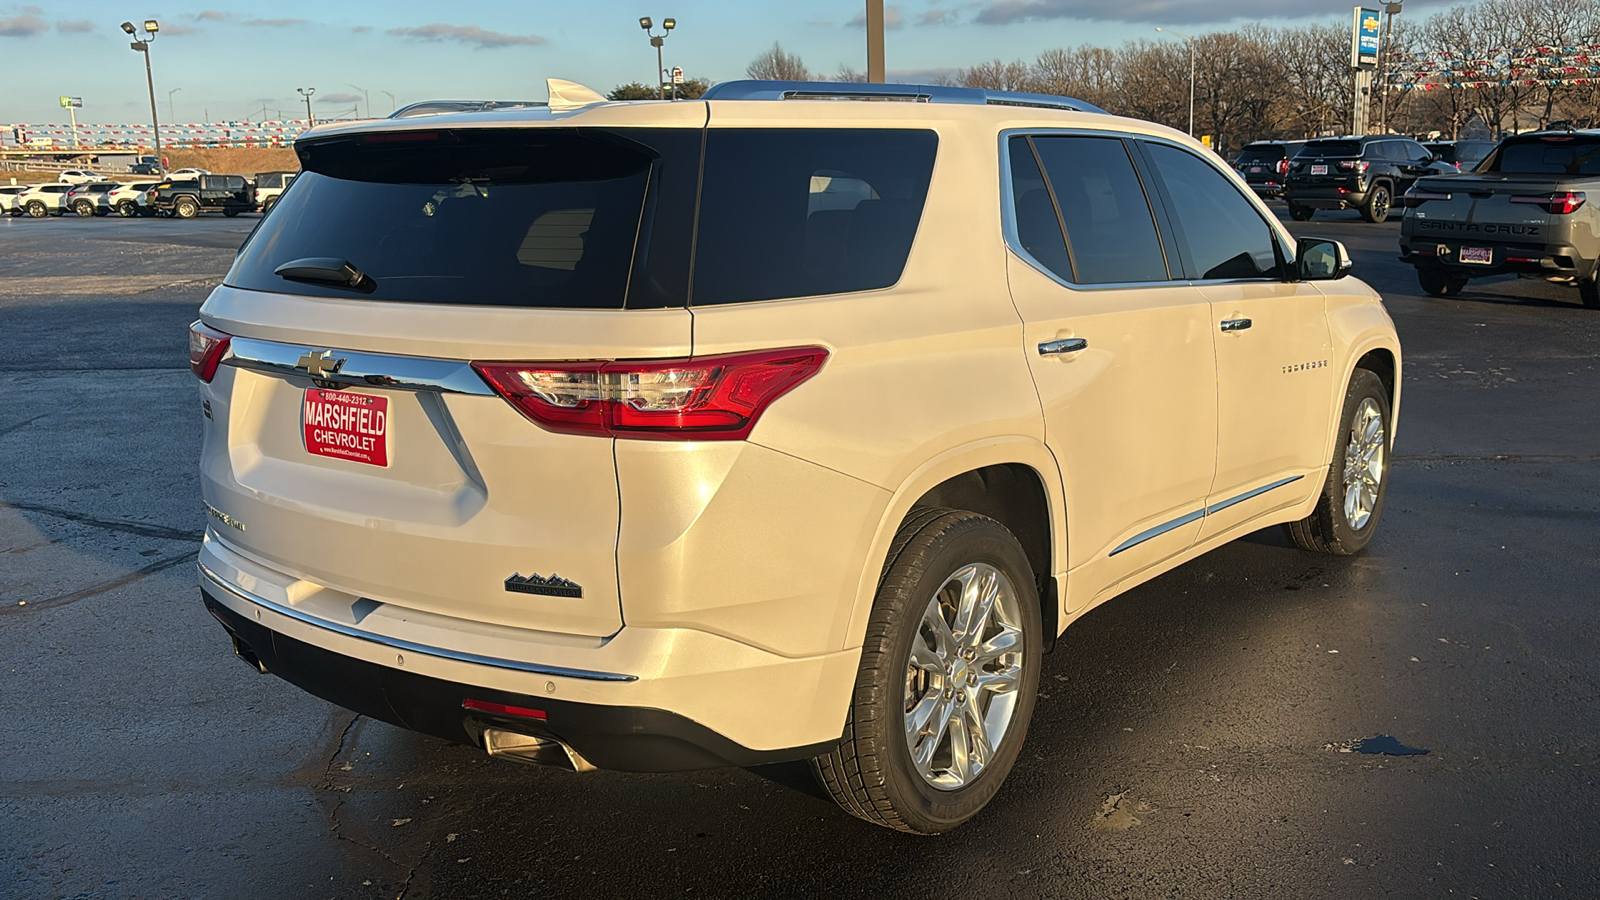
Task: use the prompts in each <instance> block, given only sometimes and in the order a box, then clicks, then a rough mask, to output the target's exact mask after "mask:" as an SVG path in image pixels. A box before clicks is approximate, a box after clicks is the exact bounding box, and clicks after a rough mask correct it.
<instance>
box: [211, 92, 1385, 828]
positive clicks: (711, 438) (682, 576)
mask: <svg viewBox="0 0 1600 900" xmlns="http://www.w3.org/2000/svg"><path fill="white" fill-rule="evenodd" d="M559 93H560V95H561V97H563V98H570V97H573V96H574V95H575V94H577V93H578V92H576V91H573V90H570V89H568V88H563V89H562V90H561V91H560V92H559ZM855 99H873V100H878V101H883V102H850V101H851V100H855ZM593 100H594V101H596V102H592V103H585V101H584V100H582V99H578V100H558V102H555V103H553V104H552V106H551V107H550V108H536V109H526V108H525V109H515V110H502V111H488V112H466V113H455V114H444V115H438V116H432V117H428V118H422V119H409V120H380V121H377V122H371V123H359V124H350V125H335V126H325V127H322V128H318V129H315V130H313V131H311V132H308V133H307V134H306V135H305V136H304V137H302V138H301V139H300V140H299V141H297V142H296V151H297V152H298V154H299V156H300V160H301V162H302V164H303V172H302V174H301V175H300V176H299V179H298V180H299V181H300V182H303V183H302V184H300V185H298V186H297V188H296V189H295V190H292V191H289V192H287V193H285V194H284V195H283V197H282V199H281V200H280V201H279V203H278V205H277V207H276V208H275V210H274V211H273V213H272V214H271V215H270V216H267V217H265V218H264V219H262V222H261V224H260V225H259V226H258V228H257V229H256V231H255V232H254V234H253V235H252V236H251V237H250V238H249V240H248V241H247V242H246V244H245V245H244V246H243V248H241V250H240V253H239V255H238V257H237V260H236V262H235V264H234V266H233V268H232V270H231V271H230V272H229V273H228V275H227V277H226V279H225V281H224V283H223V285H222V286H220V287H218V288H217V289H216V290H215V291H214V292H213V293H212V294H211V296H210V298H209V299H207V300H206V302H205V304H204V306H203V307H202V308H201V311H200V320H199V321H197V322H195V323H194V325H193V327H192V329H191V334H190V362H191V365H192V367H193V369H194V372H195V373H196V375H197V376H198V377H199V380H200V389H199V390H200V398H199V399H200V401H201V403H200V407H201V412H202V414H203V415H204V445H203V450H202V456H201V460H200V469H201V475H202V479H201V483H202V492H203V495H204V501H205V511H206V513H207V515H208V517H209V521H208V528H207V531H206V535H205V539H204V543H203V546H202V548H201V551H200V573H201V580H202V589H203V595H204V597H203V599H204V602H205V605H206V607H207V609H209V610H210V611H211V612H212V613H213V614H214V615H215V616H216V617H217V618H218V619H219V620H220V621H221V622H222V624H223V626H224V627H225V628H226V629H227V630H228V632H229V633H230V635H231V636H232V639H233V645H234V648H235V650H236V652H238V654H239V655H240V656H241V657H243V658H244V659H245V660H246V661H247V662H249V663H252V664H253V665H255V666H256V667H257V668H259V669H260V670H261V671H266V672H272V673H275V674H277V675H280V676H281V677H283V678H284V679H286V680H288V681H290V682H292V683H294V684H296V685H299V686H300V687H302V688H304V689H306V690H308V691H311V692H313V693H315V694H318V695H320V696H322V697H324V698H327V699H329V700H331V701H333V702H334V703H337V704H340V705H342V706H345V707H347V708H349V709H352V710H356V711H358V712H361V713H363V714H366V715H370V716H373V717H376V718H379V719H382V720H384V721H387V722H391V723H393V724H396V725H399V726H402V727H406V728H411V729H415V730H418V731H422V732H426V733H429V734H433V735H437V736H440V737H444V738H447V739H450V740H453V741H459V742H462V743H467V744H475V745H477V746H479V747H483V748H485V749H486V750H487V751H488V752H489V753H491V754H495V755H504V756H508V757H512V758H517V759H523V760H533V761H542V762H552V763H556V764H559V765H563V766H566V767H568V768H572V769H575V770H580V771H581V770H585V769H589V768H592V767H600V768H611V769H622V770H633V771H668V770H679V769H691V768H699V767H707V766H720V765H753V764H757V763H762V762H775V761H781V760H794V759H809V760H811V762H812V764H813V767H814V770H815V772H816V773H817V775H818V778H819V780H820V782H821V783H822V785H823V786H824V787H825V788H826V789H827V791H828V792H829V793H830V794H831V795H832V796H833V797H834V798H835V799H836V800H837V801H838V802H839V804H840V805H841V806H843V807H844V808H845V809H846V810H848V811H849V812H851V813H853V814H854V815H856V816H859V817H861V818H863V819H867V820H869V821H872V822H876V823H879V824H883V825H888V826H891V827H895V828H899V829H902V830H906V831H911V832H918V833H935V832H940V831H944V830H947V829H949V828H952V827H955V826H956V825H958V824H960V823H961V822H963V821H965V820H967V819H969V818H971V817H972V816H973V815H975V814H977V813H978V811H979V810H980V809H981V808H982V807H983V806H984V804H985V803H987V802H988V800H989V799H990V798H991V797H992V796H993V795H994V793H995V791H996V790H998V789H999V786H1000V783H1001V781H1002V780H1003V779H1004V778H1005V776H1006V774H1007V772H1008V771H1009V770H1010V769H1011V768H1012V766H1013V765H1014V764H1016V763H1017V760H1018V753H1019V750H1020V748H1021V745H1022V742H1023V737H1024V735H1025V733H1026V731H1027V727H1028V720H1029V717H1030V716H1031V714H1032V711H1033V706H1034V702H1035V698H1036V696H1037V688H1038V680H1039V671H1040V664H1041V656H1042V655H1043V653H1044V652H1045V651H1046V648H1048V647H1049V646H1051V645H1052V644H1053V642H1054V639H1055V638H1056V636H1057V635H1058V634H1059V633H1060V632H1061V631H1062V629H1064V628H1065V627H1067V626H1068V625H1069V624H1070V623H1072V622H1073V621H1074V620H1076V619H1078V618H1079V617H1081V616H1082V615H1084V614H1085V613H1086V612H1088V611H1089V610H1090V609H1092V608H1093V607H1094V606H1095V605H1096V604H1099V603H1101V602H1104V601H1105V600H1108V599H1110V598H1111V597H1113V596H1115V595H1117V594H1119V593H1122V592H1124V591H1126V590H1128V589H1129V588H1131V587H1133V586H1135V585H1137V584H1139V583H1141V582H1143V581H1146V580H1148V579H1150V578H1153V577H1155V576H1156V575H1159V574H1160V573H1162V572H1165V571H1168V570H1170V569H1172V568H1173V567H1175V566H1177V565H1179V564H1181V563H1183V562H1185V561H1187V560H1190V559H1193V558H1194V557H1196V556H1198V555H1200V554H1201V553H1204V552H1206V551H1207V550H1210V549H1213V548H1215V547H1217V546H1219V545H1221V544H1224V543H1226V542H1228V541H1231V540H1233V539H1235V538H1237V537H1240V536H1242V535H1245V534H1248V533H1250V532H1252V531H1254V530H1256V529H1259V528H1261V527H1263V526H1266V525H1272V524H1277V523H1285V524H1287V525H1288V526H1289V533H1290V534H1291V535H1292V537H1293V539H1294V541H1295V542H1296V543H1297V544H1299V545H1300V546H1301V547H1304V548H1307V549H1312V550H1319V551H1324V552H1328V553H1334V554H1349V553H1353V552H1355V551H1357V550H1360V549H1361V548H1362V547H1363V546H1364V545H1365V544H1366V543H1367V542H1368V541H1369V540H1370V539H1371V537H1372V535H1373V533H1374V531H1375V530H1376V527H1377V523H1378V518H1379V515H1380V513H1381V511H1382V507H1383V497H1384V490H1385V485H1386V484H1387V479H1388V467H1387V459H1388V453H1389V447H1390V441H1391V440H1392V438H1393V435H1394V428H1395V423H1396V410H1397V409H1398V406H1399V389H1400V345H1399V342H1398V340H1397V338H1396V336H1395V330H1394V327H1393V324H1392V322H1391V321H1390V318H1389V316H1388V314H1387V313H1386V312H1385V310H1384V308H1383V306H1382V304H1381V302H1380V299H1379V297H1378V295H1377V294H1375V293H1374V292H1373V291H1372V290H1371V289H1370V288H1368V287H1367V286H1366V285H1365V284H1363V283H1361V282H1360V281H1357V280H1356V279H1354V278H1351V277H1348V275H1347V272H1348V269H1349V264H1348V260H1347V257H1346V255H1345V253H1344V249H1343V247H1341V246H1340V245H1338V244H1337V243H1335V242H1332V241H1325V240H1315V239H1300V240H1296V239H1295V238H1294V237H1292V236H1291V235H1290V234H1289V232H1288V231H1287V230H1285V229H1284V228H1283V227H1282V226H1281V225H1280V224H1279V223H1278V221H1277V220H1276V219H1275V218H1274V217H1273V215H1272V214H1271V213H1270V212H1268V211H1267V209H1266V208H1265V207H1264V206H1263V205H1262V203H1261V201H1260V200H1258V199H1257V198H1256V197H1255V196H1254V195H1253V194H1252V193H1251V191H1250V189H1249V188H1248V187H1247V186H1246V185H1245V184H1244V183H1243V182H1241V181H1240V180H1239V178H1238V176H1237V175H1236V174H1235V173H1233V172H1231V171H1230V170H1229V169H1228V168H1227V167H1226V166H1225V165H1224V164H1223V163H1222V162H1221V161H1220V160H1218V159H1217V158H1216V156H1215V155H1214V154H1212V153H1211V152H1209V151H1208V150H1206V149H1205V148H1204V147H1202V146H1201V145H1200V144H1198V143H1196V142H1195V141H1194V140H1192V139H1190V138H1189V137H1186V136H1185V135H1183V134H1180V133H1179V132H1176V131H1173V130H1172V129H1169V128H1165V127H1162V126H1158V125H1154V124H1151V123H1148V122H1142V121H1136V120H1132V119H1123V118H1117V117H1114V116H1111V115H1108V114H1106V113H1103V112H1100V111H1098V110H1095V109H1094V108H1093V107H1089V106H1087V105H1085V104H1080V103H1077V102H1076V101H1071V100H1067V99H1064V98H1058V97H1043V96H1037V95H1027V94H1002V93H996V92H987V91H982V90H976V89H966V88H942V87H917V86H904V85H860V84H852V85H839V84H807V83H783V82H732V83H726V84H722V85H719V86H717V87H715V88H713V89H712V90H711V91H709V92H708V93H707V94H706V95H705V96H704V98H702V99H701V100H698V101H689V102H675V103H654V102H645V103H606V102H599V101H600V98H599V97H598V96H597V95H596V96H594V97H593ZM918 100H922V101H929V102H915V101H918ZM1310 564H1311V563H1310V562H1309V561H1308V565H1310ZM1022 765H1023V766H1027V765H1029V763H1027V762H1026V761H1024V762H1023V763H1022Z"/></svg>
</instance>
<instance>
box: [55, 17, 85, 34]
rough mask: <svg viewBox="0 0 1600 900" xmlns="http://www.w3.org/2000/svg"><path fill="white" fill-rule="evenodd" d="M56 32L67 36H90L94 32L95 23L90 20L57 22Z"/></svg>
mask: <svg viewBox="0 0 1600 900" xmlns="http://www.w3.org/2000/svg"><path fill="white" fill-rule="evenodd" d="M56 30H57V31H62V32H66V33H67V34H88V33H89V32H91V31H93V30H94V23H93V22H91V21H89V20H88V19H80V20H78V21H76V22H57V23H56Z"/></svg>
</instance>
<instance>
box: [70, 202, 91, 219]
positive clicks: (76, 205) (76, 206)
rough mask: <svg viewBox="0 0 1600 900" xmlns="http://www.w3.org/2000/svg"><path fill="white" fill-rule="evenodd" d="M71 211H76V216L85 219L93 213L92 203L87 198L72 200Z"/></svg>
mask: <svg viewBox="0 0 1600 900" xmlns="http://www.w3.org/2000/svg"><path fill="white" fill-rule="evenodd" d="M72 211H73V212H74V213H77V215H78V218H80V219H87V218H90V217H91V216H93V215H94V204H93V203H91V202H89V201H88V200H74V201H73V202H72Z"/></svg>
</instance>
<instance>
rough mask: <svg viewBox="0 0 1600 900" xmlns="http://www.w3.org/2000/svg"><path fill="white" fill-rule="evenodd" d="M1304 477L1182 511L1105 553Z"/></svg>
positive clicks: (1299, 476)
mask: <svg viewBox="0 0 1600 900" xmlns="http://www.w3.org/2000/svg"><path fill="white" fill-rule="evenodd" d="M1304 477H1305V476H1304V475H1295V476H1292V477H1289V478H1280V479H1278V480H1277V481H1274V482H1273V483H1271V484H1264V485H1262V486H1261V487H1258V488H1255V489H1253V490H1248V491H1245V492H1244V493H1242V494H1239V495H1238V496H1235V497H1229V498H1228V499H1226V500H1222V501H1219V502H1217V503H1213V504H1211V505H1210V506H1205V507H1202V508H1200V509H1197V510H1195V511H1194V512H1188V513H1184V514H1183V515H1181V516H1179V517H1177V518H1176V519H1173V520H1171V521H1169V522H1162V523H1161V524H1160V525H1157V526H1156V527H1154V528H1147V529H1145V530H1144V531H1141V532H1139V533H1138V534H1136V535H1134V536H1133V537H1131V538H1128V539H1127V540H1125V541H1123V542H1122V543H1120V544H1118V545H1117V549H1115V550H1113V551H1111V552H1110V553H1109V554H1107V555H1108V556H1116V555H1117V554H1118V553H1121V552H1122V551H1124V550H1131V549H1133V548H1134V547H1137V546H1139V545H1140V544H1142V543H1144V542H1145V541H1148V540H1150V539H1151V538H1158V537H1160V536H1162V535H1163V534H1166V533H1167V532H1169V531H1171V530H1173V529H1174V528H1182V527H1183V526H1185V525H1187V524H1189V523H1190V522H1193V521H1195V520H1196V519H1204V518H1205V517H1207V516H1214V515H1216V514H1217V513H1219V512H1222V511H1223V510H1225V509H1227V508H1228V507H1230V506H1234V505H1235V504H1239V503H1243V502H1244V501H1246V500H1249V499H1250V498H1252V497H1259V496H1261V495H1262V494H1265V493H1266V492H1267V491H1272V490H1277V489H1278V488H1281V487H1283V486H1284V485H1286V484H1294V483H1295V482H1296V481H1299V480H1300V479H1302V478H1304Z"/></svg>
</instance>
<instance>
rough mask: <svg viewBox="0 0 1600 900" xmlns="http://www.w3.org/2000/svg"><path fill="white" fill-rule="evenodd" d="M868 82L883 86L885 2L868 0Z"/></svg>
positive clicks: (884, 77)
mask: <svg viewBox="0 0 1600 900" xmlns="http://www.w3.org/2000/svg"><path fill="white" fill-rule="evenodd" d="M867 80H868V81H870V82H872V83H873V84H883V83H884V82H885V81H886V80H887V76H886V75H885V74H884V71H883V0H867Z"/></svg>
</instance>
